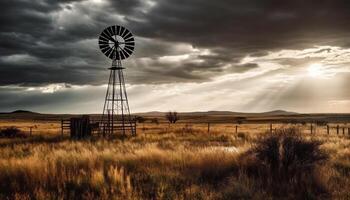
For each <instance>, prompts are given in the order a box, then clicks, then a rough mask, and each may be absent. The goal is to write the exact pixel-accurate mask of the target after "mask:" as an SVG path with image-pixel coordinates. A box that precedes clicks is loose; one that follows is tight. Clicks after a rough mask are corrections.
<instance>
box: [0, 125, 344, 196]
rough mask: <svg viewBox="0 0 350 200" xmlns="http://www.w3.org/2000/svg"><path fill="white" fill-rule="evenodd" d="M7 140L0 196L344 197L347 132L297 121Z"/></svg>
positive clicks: (2, 148)
mask: <svg viewBox="0 0 350 200" xmlns="http://www.w3.org/2000/svg"><path fill="white" fill-rule="evenodd" d="M294 135H295V136H294ZM26 140H28V142H26ZM20 141H22V142H20ZM14 142H15V143H11V140H7V141H6V142H4V143H1V145H0V199H6V198H8V199H349V198H350V196H349V194H348V191H350V178H348V177H349V175H350V151H349V146H350V142H349V139H348V138H338V137H336V136H334V137H323V136H311V137H310V136H307V135H302V134H300V133H298V130H297V129H281V130H280V131H278V133H276V134H274V135H273V136H271V135H268V134H267V135H266V134H263V133H262V134H259V135H258V134H255V135H250V134H249V133H248V132H247V133H242V132H241V133H238V134H237V135H235V134H232V133H230V134H228V133H227V134H226V133H224V132H223V133H220V132H217V133H214V134H213V133H212V134H207V133H205V132H204V131H201V130H195V129H191V130H186V131H185V132H184V131H183V129H176V128H173V129H171V128H170V129H169V130H167V132H158V133H154V134H147V135H142V134H140V135H138V136H137V137H134V138H127V139H124V140H123V141H121V140H113V141H104V140H86V141H70V140H59V139H52V138H48V139H47V141H46V140H45V138H43V137H39V138H38V140H37V141H36V140H35V139H33V138H31V139H30V138H27V139H16V140H14ZM306 151H307V152H308V153H306V154H305V152H306Z"/></svg>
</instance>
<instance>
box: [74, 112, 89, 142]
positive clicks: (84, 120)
mask: <svg viewBox="0 0 350 200" xmlns="http://www.w3.org/2000/svg"><path fill="white" fill-rule="evenodd" d="M70 136H71V138H75V139H81V138H85V137H89V136H91V127H90V118H89V116H86V115H85V116H83V117H74V118H71V119H70Z"/></svg>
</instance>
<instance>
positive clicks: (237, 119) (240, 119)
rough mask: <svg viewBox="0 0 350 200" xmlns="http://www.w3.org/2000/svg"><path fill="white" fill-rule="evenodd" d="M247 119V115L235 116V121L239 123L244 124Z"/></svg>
mask: <svg viewBox="0 0 350 200" xmlns="http://www.w3.org/2000/svg"><path fill="white" fill-rule="evenodd" d="M245 120H247V118H245V117H236V118H235V122H236V123H237V124H242V123H243V122H244V121H245Z"/></svg>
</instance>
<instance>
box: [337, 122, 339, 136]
mask: <svg viewBox="0 0 350 200" xmlns="http://www.w3.org/2000/svg"><path fill="white" fill-rule="evenodd" d="M337 135H339V124H338V125H337Z"/></svg>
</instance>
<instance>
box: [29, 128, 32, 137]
mask: <svg viewBox="0 0 350 200" xmlns="http://www.w3.org/2000/svg"><path fill="white" fill-rule="evenodd" d="M32 128H33V127H32V126H31V127H29V136H30V137H32Z"/></svg>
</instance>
